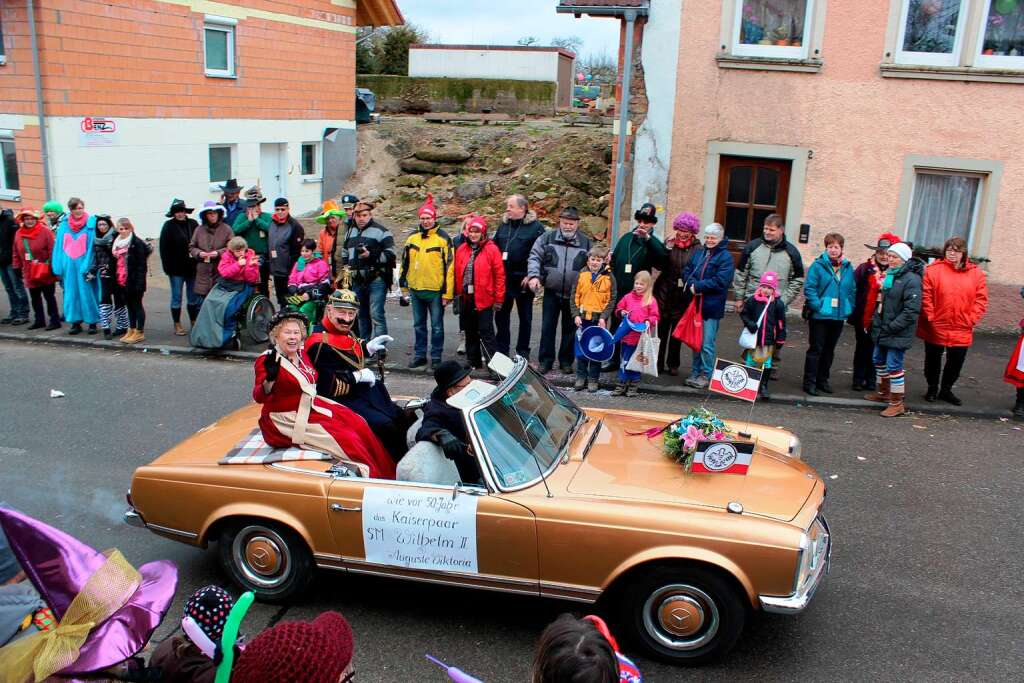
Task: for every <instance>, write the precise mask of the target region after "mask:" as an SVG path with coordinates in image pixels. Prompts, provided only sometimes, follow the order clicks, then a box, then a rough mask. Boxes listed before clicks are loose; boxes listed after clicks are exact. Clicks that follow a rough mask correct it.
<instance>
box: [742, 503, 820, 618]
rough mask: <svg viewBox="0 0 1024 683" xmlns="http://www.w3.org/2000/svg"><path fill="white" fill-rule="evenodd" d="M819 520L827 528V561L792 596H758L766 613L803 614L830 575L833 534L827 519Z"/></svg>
mask: <svg viewBox="0 0 1024 683" xmlns="http://www.w3.org/2000/svg"><path fill="white" fill-rule="evenodd" d="M818 519H820V520H821V524H822V526H823V527H825V533H826V534H828V540H827V545H826V547H825V561H824V562H822V563H821V565H820V566H819V567H818V568H817V571H816V572H815V573H814V574H812V575H811V577H810V579H809V580H807V581H804V583H803V585H802V586H800V588H799V589H798V590H797V591H796V592H795V593H793V594H792V595H785V596H775V595H759V596H757V599H758V601H759V602H760V603H761V609H762V610H764V611H765V612H769V613H772V614H798V613H800V612H803V611H804V609H806V608H807V605H809V604H810V602H811V598H813V597H814V593H815V591H817V590H818V586H820V585H821V582H822V580H823V579H824V578H825V575H826V574H828V572H829V568H830V567H831V565H832V532H831V530H830V529H829V528H828V522H826V521H825V517H824V516H821V517H819V518H818Z"/></svg>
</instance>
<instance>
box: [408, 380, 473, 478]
mask: <svg viewBox="0 0 1024 683" xmlns="http://www.w3.org/2000/svg"><path fill="white" fill-rule="evenodd" d="M469 373H470V368H467V367H463V366H462V365H460V364H459V363H458V362H456V361H453V360H448V361H445V362H443V363H441V364H440V365H439V366H437V369H436V370H435V371H434V381H435V382H437V386H436V387H435V388H434V391H433V392H431V394H430V402H429V403H427V405H426V406H424V408H423V424H422V425H421V426H420V428H419V430H418V431H417V432H416V440H417V441H430V442H431V443H435V444H437V445H438V447H440V449H441V451H442V452H443V453H444V456H445V457H446V458H448V459H449V460H451V461H452V462H453V463H455V467H456V468H458V470H459V478H460V479H462V481H463V482H464V483H466V484H475V483H477V482H479V481H480V465H479V464H478V463H477V460H476V458H475V457H474V456H473V454H472V453H470V451H469V435H468V434H467V433H466V422H465V420H463V419H462V411H461V410H459V409H458V408H453V407H452V406H450V405H448V398H449V397H451V396H454V395H455V394H457V393H459V392H460V391H462V390H463V389H464V388H465V387H466V385H467V384H469V383H470V381H471V380H470V376H469Z"/></svg>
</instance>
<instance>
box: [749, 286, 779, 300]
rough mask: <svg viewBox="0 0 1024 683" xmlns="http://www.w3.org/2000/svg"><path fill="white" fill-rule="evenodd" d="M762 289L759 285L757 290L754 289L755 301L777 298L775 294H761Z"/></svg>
mask: <svg viewBox="0 0 1024 683" xmlns="http://www.w3.org/2000/svg"><path fill="white" fill-rule="evenodd" d="M760 290H761V288H760V287H758V288H757V290H755V291H754V301H771V300H772V299H774V298H775V295H774V294H772V295H770V296H764V295H763V294H761V291H760Z"/></svg>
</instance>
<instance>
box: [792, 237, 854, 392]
mask: <svg viewBox="0 0 1024 683" xmlns="http://www.w3.org/2000/svg"><path fill="white" fill-rule="evenodd" d="M845 244H846V241H845V240H844V239H843V236H842V235H840V234H839V233H837V232H830V233H829V234H827V235H825V251H824V252H823V253H822V254H821V256H819V257H818V258H816V259H815V260H814V262H813V263H812V264H811V267H810V268H808V269H807V281H806V282H805V283H804V296H805V297H806V299H807V311H808V313H809V314H810V317H809V318H808V320H807V324H808V328H809V336H810V340H809V342H808V346H807V355H806V356H805V357H804V383H803V384H804V393H807V394H810V395H811V396H817V395H818V392H819V391H823V392H825V393H826V394H831V393H832V383H831V382H830V381H829V372H830V370H831V369H832V359H833V358H834V357H835V351H836V345H837V344H838V343H839V337H840V336H842V334H843V324H844V323H845V321H846V319H847V318H849V317H850V314H851V313H853V306H854V302H855V300H856V297H857V283H856V280H855V279H854V273H853V266H852V265H850V262H849V261H848V260H847V259H845V258H843V247H844V246H845Z"/></svg>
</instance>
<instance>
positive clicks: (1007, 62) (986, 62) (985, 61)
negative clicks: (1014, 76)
mask: <svg viewBox="0 0 1024 683" xmlns="http://www.w3.org/2000/svg"><path fill="white" fill-rule="evenodd" d="M980 1H981V7H982V9H981V14H980V15H979V18H978V33H977V42H976V43H975V45H976V47H975V48H974V50H975V52H974V64H975V66H978V67H980V68H984V69H1019V70H1024V54H1022V55H1019V56H1017V57H1013V56H1011V55H986V54H983V52H982V50H983V48H984V47H985V28H986V27H987V25H988V15H989V12H990V11H992V2H993V0H980Z"/></svg>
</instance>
